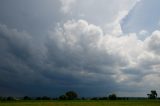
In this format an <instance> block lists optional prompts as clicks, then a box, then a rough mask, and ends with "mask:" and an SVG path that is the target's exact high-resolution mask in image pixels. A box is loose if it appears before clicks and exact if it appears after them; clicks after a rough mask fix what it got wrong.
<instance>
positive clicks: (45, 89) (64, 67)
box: [0, 0, 160, 97]
mask: <svg viewBox="0 0 160 106" xmlns="http://www.w3.org/2000/svg"><path fill="white" fill-rule="evenodd" d="M159 3H160V1H159V0H0V96H9V95H11V96H24V95H28V96H44V95H46V96H52V97H57V96H59V95H61V94H64V93H65V92H66V91H68V90H74V91H76V92H77V93H79V95H80V96H86V97H89V96H107V95H109V94H111V93H116V94H117V95H118V96H147V95H146V94H147V93H149V92H150V90H157V92H158V94H160V88H159V87H160V82H159V81H160V14H159V10H160V6H159Z"/></svg>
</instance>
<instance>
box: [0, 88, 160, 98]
mask: <svg viewBox="0 0 160 106" xmlns="http://www.w3.org/2000/svg"><path fill="white" fill-rule="evenodd" d="M147 96H148V98H144V97H117V95H116V94H114V93H113V94H110V95H109V96H106V97H91V98H85V97H81V98H80V97H79V96H78V94H77V93H76V92H75V91H68V92H66V93H65V94H63V95H60V96H59V97H57V98H51V97H48V96H42V97H29V96H24V97H21V98H15V97H11V96H9V97H0V101H13V100H131V99H137V100H140V99H160V98H157V96H158V94H157V92H156V90H151V92H150V94H147Z"/></svg>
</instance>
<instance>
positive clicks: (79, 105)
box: [0, 100, 160, 106]
mask: <svg viewBox="0 0 160 106" xmlns="http://www.w3.org/2000/svg"><path fill="white" fill-rule="evenodd" d="M0 106H160V101H159V100H115V101H114V100H113V101H112V100H97V101H94V100H77V101H74V100H72V101H6V102H0Z"/></svg>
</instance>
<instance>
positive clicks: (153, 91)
mask: <svg viewBox="0 0 160 106" xmlns="http://www.w3.org/2000/svg"><path fill="white" fill-rule="evenodd" d="M147 96H148V98H149V99H156V98H157V96H158V94H157V92H156V90H151V93H150V94H147Z"/></svg>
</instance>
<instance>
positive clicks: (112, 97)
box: [108, 94, 117, 100]
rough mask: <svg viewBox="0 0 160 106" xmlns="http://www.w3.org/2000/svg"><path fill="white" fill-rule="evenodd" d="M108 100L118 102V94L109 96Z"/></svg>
mask: <svg viewBox="0 0 160 106" xmlns="http://www.w3.org/2000/svg"><path fill="white" fill-rule="evenodd" d="M108 98H109V99H110V100H116V99H117V96H116V94H111V95H109V96H108Z"/></svg>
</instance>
